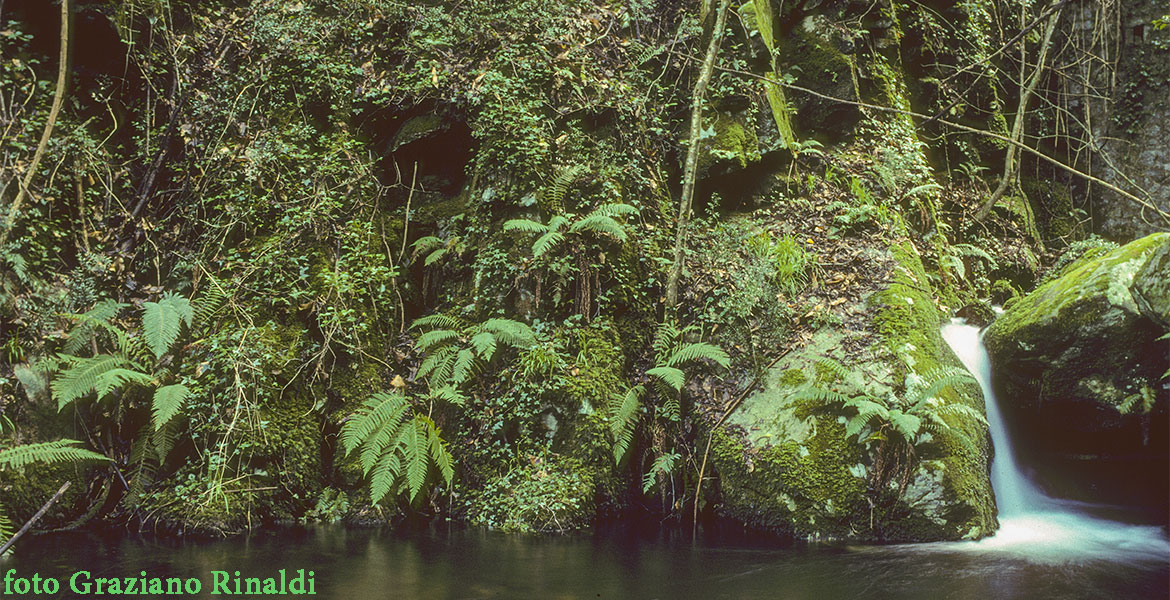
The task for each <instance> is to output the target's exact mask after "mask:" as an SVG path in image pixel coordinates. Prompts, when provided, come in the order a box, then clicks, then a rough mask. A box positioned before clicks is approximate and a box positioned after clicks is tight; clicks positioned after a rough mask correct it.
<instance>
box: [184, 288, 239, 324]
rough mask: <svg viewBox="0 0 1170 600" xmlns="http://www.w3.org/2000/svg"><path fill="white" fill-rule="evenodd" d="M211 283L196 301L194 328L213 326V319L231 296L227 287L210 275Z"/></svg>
mask: <svg viewBox="0 0 1170 600" xmlns="http://www.w3.org/2000/svg"><path fill="white" fill-rule="evenodd" d="M208 280H209V283H208V285H207V288H206V289H204V291H203V293H202V294H200V295H199V299H198V300H196V301H195V313H194V315H195V318H194V321H193V323H194V325H193V327H195V328H198V329H202V328H204V327H207V326H208V325H210V324H211V319H212V317H214V316H215V314H216V313H217V312H219V309H220V308H222V307H223V305H224V303H225V302H227V300H228V298H230V297H231V294H230V293H229V292H228V288H227V286H225V285H223V283H222V282H220V281H219V279H217V278H216V277H215V276H214V275H208Z"/></svg>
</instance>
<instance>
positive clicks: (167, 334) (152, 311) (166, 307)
mask: <svg viewBox="0 0 1170 600" xmlns="http://www.w3.org/2000/svg"><path fill="white" fill-rule="evenodd" d="M142 308H143V312H142V334H143V337H144V338H145V339H146V345H147V346H148V347H149V348H150V350H151V351H152V352H154V357H155V359H159V358H162V355H163V354H165V353H166V352H167V350H169V349H170V347H171V344H174V343H175V340H177V339H179V328H180V327H181V326H182V324H183V323H186V324H187V326H188V327H190V326H191V320H192V319H193V318H194V317H195V312H194V310H193V309H192V308H191V302H190V301H189V300H187V299H186V298H184V297H182V296H179V295H177V294H175V293H174V292H167V293H165V294H163V297H162V299H160V300H159V301H158V302H144V303H143V304H142Z"/></svg>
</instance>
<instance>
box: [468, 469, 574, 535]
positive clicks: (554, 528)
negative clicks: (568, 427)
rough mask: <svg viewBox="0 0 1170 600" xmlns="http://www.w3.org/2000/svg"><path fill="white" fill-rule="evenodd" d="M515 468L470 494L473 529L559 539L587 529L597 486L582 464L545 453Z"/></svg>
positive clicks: (470, 515)
mask: <svg viewBox="0 0 1170 600" xmlns="http://www.w3.org/2000/svg"><path fill="white" fill-rule="evenodd" d="M516 462H518V464H513V465H512V466H511V468H509V469H508V470H507V472H505V473H504V474H503V475H500V476H497V477H493V478H491V479H489V480H488V481H487V482H486V483H485V484H484V486H483V488H482V489H480V490H475V491H473V492H472V493H471V497H470V498H469V501H468V503H467V512H468V518H469V520H470V521H471V523H472V524H473V525H480V526H485V527H490V528H493V529H499V530H501V531H506V532H556V533H564V532H566V531H572V530H575V529H581V528H583V527H585V526H586V525H588V523H589V521H590V519H591V517H592V516H593V496H594V494H595V489H596V482H595V481H594V476H593V475H592V474H591V473H590V471H589V470H588V469H586V468H585V467H584V466H583V465H581V463H580V462H579V461H577V460H575V459H572V458H569V457H565V456H561V455H558V454H554V453H551V452H543V453H541V454H538V455H530V456H526V457H524V458H522V459H520V460H519V461H516Z"/></svg>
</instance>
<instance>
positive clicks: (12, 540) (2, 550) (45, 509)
mask: <svg viewBox="0 0 1170 600" xmlns="http://www.w3.org/2000/svg"><path fill="white" fill-rule="evenodd" d="M66 3H68V0H66ZM70 484H71V482H69V481H66V482H65V483H62V484H61V487H60V489H58V490H57V493H56V494H53V497H52V498H49V501H48V502H46V503H45V504H44V506H41V509H40V510H38V511H37V514H35V515H33V516H32V518H31V519H29V520H28V521H27V522H26V523H25V524H24V527H21V528H20V531H17V532H16V535H14V536H12V538H10V539H9V540H8V541H7V542H4V545H3V546H0V556H3V555H4V553H5V552H7V551H8V549H9V548H11V547H12V545H13V544H15V543H16V540H18V539H20V536H22V535H24V534H25V533H27V532H28V530H29V529H32V526H33V525H34V524H35V523H36V522H37V521H39V520H41V517H43V516H45V513H47V512H49V507H50V506H53V503H54V502H56V501H57V498H60V497H61V494H64V493H65V490H67V489H69V486H70Z"/></svg>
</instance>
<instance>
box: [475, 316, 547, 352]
mask: <svg viewBox="0 0 1170 600" xmlns="http://www.w3.org/2000/svg"><path fill="white" fill-rule="evenodd" d="M479 329H480V331H490V332H491V333H493V334H495V336H496V338H497V339H498V340H499V341H501V342H503V343H505V344H507V345H509V346H512V347H513V348H528V347H529V346H532V345H533V344H535V343H536V334H535V333H533V332H532V329H531V328H530V327H528V326H527V325H525V324H524V323H521V322H520V321H513V320H512V319H488V320H486V321H484V322H483V323H482V324H481V325H480V326H479Z"/></svg>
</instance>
